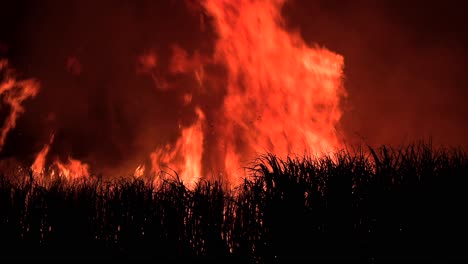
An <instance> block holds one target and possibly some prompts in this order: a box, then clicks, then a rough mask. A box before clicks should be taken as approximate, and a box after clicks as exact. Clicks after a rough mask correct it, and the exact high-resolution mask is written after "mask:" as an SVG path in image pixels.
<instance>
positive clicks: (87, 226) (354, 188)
mask: <svg viewBox="0 0 468 264" xmlns="http://www.w3.org/2000/svg"><path fill="white" fill-rule="evenodd" d="M365 153H369V154H365ZM149 182H150V181H146V180H142V179H132V180H118V181H114V182H102V181H99V180H88V181H86V182H75V183H73V184H70V183H66V182H64V181H60V180H56V181H53V182H51V183H48V184H47V185H46V186H43V185H41V184H39V183H37V182H35V181H32V182H31V181H30V180H28V179H25V180H20V181H18V180H12V178H11V175H4V176H3V177H1V178H0V242H1V247H0V260H4V259H34V260H38V259H45V260H50V259H58V260H88V259H92V260H167V261H180V260H195V261H197V260H198V261H210V260H212V261H213V262H220V260H230V261H233V262H236V263H238V262H261V263H262V262H267V263H269V262H276V261H278V262H287V261H290V260H332V261H339V260H345V261H346V262H348V261H350V260H359V261H361V262H362V261H364V262H379V261H387V260H390V261H399V260H409V261H413V260H465V261H468V250H467V249H468V216H467V209H468V191H467V190H466V188H467V186H468V185H467V183H468V156H467V154H466V153H465V152H464V151H463V150H460V149H447V148H445V149H442V148H437V149H435V148H433V147H431V145H428V144H416V145H412V146H407V147H402V148H400V149H389V148H386V147H382V148H380V149H378V150H375V151H374V150H371V151H368V150H367V149H366V150H365V151H343V152H341V153H338V154H337V155H335V156H333V157H331V158H330V157H323V158H318V159H316V158H310V157H301V158H290V159H287V160H284V161H282V160H279V159H278V158H276V157H275V156H273V155H267V156H264V157H262V158H261V159H259V160H258V161H257V163H256V164H255V165H253V167H252V177H250V178H248V179H246V180H245V181H244V183H243V184H242V185H241V186H239V187H238V188H236V189H232V190H229V191H227V190H226V189H225V188H223V186H222V184H221V183H219V182H214V183H213V182H205V181H203V182H201V183H200V184H199V185H198V186H197V187H196V188H195V189H193V190H188V189H187V188H186V187H185V186H184V185H183V183H181V182H178V181H177V180H168V181H165V182H164V183H163V184H161V185H158V186H152V185H151V184H150V183H149Z"/></svg>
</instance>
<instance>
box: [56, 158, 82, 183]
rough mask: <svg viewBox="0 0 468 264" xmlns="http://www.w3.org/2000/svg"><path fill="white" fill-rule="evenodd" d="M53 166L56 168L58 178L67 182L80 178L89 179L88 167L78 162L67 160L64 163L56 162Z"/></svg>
mask: <svg viewBox="0 0 468 264" xmlns="http://www.w3.org/2000/svg"><path fill="white" fill-rule="evenodd" d="M54 164H55V165H56V166H57V168H58V170H59V171H58V176H60V177H65V179H67V180H75V179H80V178H89V176H90V174H89V165H88V164H86V163H83V162H81V161H79V160H76V159H72V158H70V157H69V158H68V161H67V162H66V163H62V162H60V161H59V160H56V161H55V162H54Z"/></svg>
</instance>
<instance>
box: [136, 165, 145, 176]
mask: <svg viewBox="0 0 468 264" xmlns="http://www.w3.org/2000/svg"><path fill="white" fill-rule="evenodd" d="M143 175H145V165H138V167H137V168H136V169H135V172H134V173H133V177H135V178H141V177H143Z"/></svg>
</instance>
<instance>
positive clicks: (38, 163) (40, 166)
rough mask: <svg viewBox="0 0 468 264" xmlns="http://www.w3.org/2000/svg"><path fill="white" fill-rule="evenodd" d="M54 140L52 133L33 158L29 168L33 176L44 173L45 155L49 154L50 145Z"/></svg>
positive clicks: (39, 175)
mask: <svg viewBox="0 0 468 264" xmlns="http://www.w3.org/2000/svg"><path fill="white" fill-rule="evenodd" d="M53 141H54V134H52V135H51V136H50V139H49V143H47V144H45V145H44V147H43V148H42V149H41V151H39V153H38V154H37V156H36V158H35V159H34V162H33V164H32V165H31V170H32V172H33V175H34V177H36V178H37V177H41V176H43V175H44V174H45V164H46V157H47V154H49V149H50V145H51V144H52V142H53Z"/></svg>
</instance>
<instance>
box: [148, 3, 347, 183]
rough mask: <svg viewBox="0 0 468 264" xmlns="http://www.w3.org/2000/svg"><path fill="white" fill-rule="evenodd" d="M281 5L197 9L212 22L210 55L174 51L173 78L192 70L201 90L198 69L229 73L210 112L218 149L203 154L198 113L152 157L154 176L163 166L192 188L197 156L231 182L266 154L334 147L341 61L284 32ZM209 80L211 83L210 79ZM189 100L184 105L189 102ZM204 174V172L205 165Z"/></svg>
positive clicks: (341, 91) (199, 166)
mask: <svg viewBox="0 0 468 264" xmlns="http://www.w3.org/2000/svg"><path fill="white" fill-rule="evenodd" d="M283 3H284V1H282V0H261V1H250V0H239V1H228V0H207V1H204V2H202V7H203V8H204V9H205V10H206V12H207V14H209V15H211V16H212V18H213V25H214V27H215V30H216V32H217V41H216V44H215V52H214V54H213V56H212V58H206V57H204V56H201V55H199V54H198V53H197V52H195V53H194V54H193V56H192V57H189V55H188V53H187V52H186V51H185V50H183V49H181V48H180V47H177V46H174V47H173V58H172V64H171V65H170V71H171V72H173V73H193V72H195V79H196V81H197V82H198V83H199V85H200V86H202V85H203V83H202V80H203V79H204V78H205V77H204V75H207V74H208V73H205V71H203V69H204V68H203V64H216V65H222V66H224V67H225V68H226V70H227V73H228V74H227V85H226V84H225V83H224V84H219V83H218V84H217V85H219V86H221V85H225V86H226V87H215V89H227V93H226V96H225V97H224V99H223V104H222V108H221V109H220V111H219V112H218V114H216V120H214V121H212V122H210V124H211V123H214V127H215V128H214V130H216V131H215V134H216V137H217V138H216V142H217V143H216V146H217V147H216V149H215V150H214V151H209V152H205V153H204V152H203V143H202V142H203V137H204V133H206V132H207V131H204V130H203V129H202V124H201V123H202V122H203V120H204V118H203V115H202V112H201V110H200V109H197V112H198V115H199V120H198V122H197V123H196V124H194V125H193V126H192V127H189V128H185V129H183V130H182V133H181V137H180V139H179V140H178V141H177V143H176V144H175V146H170V145H167V146H165V147H164V148H160V149H157V150H156V151H155V152H153V153H152V154H151V160H152V166H153V172H156V169H155V168H157V167H158V165H159V164H161V163H163V164H166V165H167V166H168V167H170V168H171V169H173V170H175V171H177V172H179V173H180V175H181V176H182V177H181V178H182V179H183V181H184V182H187V181H188V182H189V183H193V182H195V181H196V180H197V177H198V176H200V174H201V173H202V172H203V171H202V167H203V166H202V164H201V161H202V155H211V156H210V157H207V158H206V160H209V162H208V163H209V164H203V165H205V166H209V167H210V168H208V169H213V168H215V169H216V170H218V171H217V173H219V174H220V175H224V174H226V175H227V177H228V179H225V180H228V182H230V183H231V184H236V183H238V182H239V180H238V179H240V177H241V176H244V175H242V171H241V168H242V167H243V166H246V165H247V163H248V162H250V161H252V160H253V159H254V158H255V156H256V155H258V154H259V153H264V152H266V151H267V152H272V153H275V154H276V155H278V156H280V157H282V158H284V157H285V156H287V155H291V154H303V153H305V152H306V153H310V154H322V153H324V152H328V151H331V150H333V148H335V147H338V146H339V145H340V142H339V140H338V137H337V133H336V129H335V126H336V125H337V123H338V122H339V120H340V118H341V114H342V112H341V110H340V107H339V103H340V98H341V97H342V96H345V91H344V89H343V86H342V78H343V57H342V56H341V55H338V54H335V53H333V52H331V51H329V50H327V49H325V48H322V47H319V46H313V47H310V46H308V45H307V44H306V43H304V41H303V40H302V38H301V37H300V35H299V34H298V33H290V32H288V31H287V30H286V29H285V28H284V23H283V20H282V17H281V14H280V11H281V7H282V5H283ZM212 79H215V78H212ZM187 102H189V100H187ZM205 169H206V168H205Z"/></svg>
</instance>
